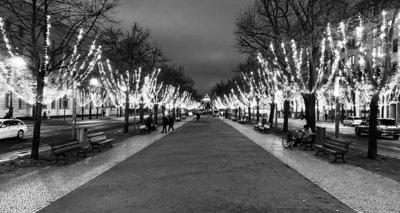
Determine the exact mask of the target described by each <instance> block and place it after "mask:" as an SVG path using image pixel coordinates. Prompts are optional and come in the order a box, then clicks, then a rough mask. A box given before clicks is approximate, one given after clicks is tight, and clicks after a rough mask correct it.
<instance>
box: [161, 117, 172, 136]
mask: <svg viewBox="0 0 400 213" xmlns="http://www.w3.org/2000/svg"><path fill="white" fill-rule="evenodd" d="M162 125H163V129H162V131H161V133H167V125H168V132H169V131H170V130H171V129H172V132H175V129H174V118H173V117H172V116H171V115H168V117H167V116H165V115H163V117H162Z"/></svg>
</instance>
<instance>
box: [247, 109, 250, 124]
mask: <svg viewBox="0 0 400 213" xmlns="http://www.w3.org/2000/svg"><path fill="white" fill-rule="evenodd" d="M247 110H248V111H249V121H248V122H249V123H251V107H250V105H249V106H248V107H247Z"/></svg>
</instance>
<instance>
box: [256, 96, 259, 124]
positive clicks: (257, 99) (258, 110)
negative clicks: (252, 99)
mask: <svg viewBox="0 0 400 213" xmlns="http://www.w3.org/2000/svg"><path fill="white" fill-rule="evenodd" d="M256 109H257V123H258V122H260V99H257V108H256Z"/></svg>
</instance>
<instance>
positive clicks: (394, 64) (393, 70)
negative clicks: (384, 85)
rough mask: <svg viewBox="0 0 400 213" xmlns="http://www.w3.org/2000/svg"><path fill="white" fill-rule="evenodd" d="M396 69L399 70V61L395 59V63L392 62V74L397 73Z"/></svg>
mask: <svg viewBox="0 0 400 213" xmlns="http://www.w3.org/2000/svg"><path fill="white" fill-rule="evenodd" d="M396 70H397V61H393V63H392V70H391V73H390V75H393V74H395V73H396Z"/></svg>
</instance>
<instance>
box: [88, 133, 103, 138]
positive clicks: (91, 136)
mask: <svg viewBox="0 0 400 213" xmlns="http://www.w3.org/2000/svg"><path fill="white" fill-rule="evenodd" d="M99 135H104V132H96V133H91V134H88V135H87V137H88V138H93V137H97V136H99Z"/></svg>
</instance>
